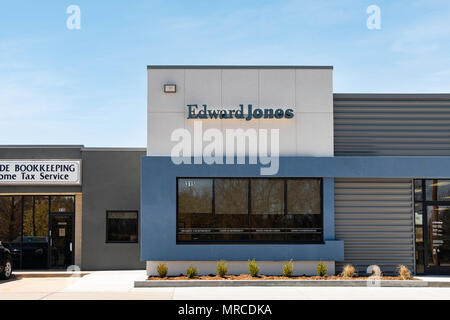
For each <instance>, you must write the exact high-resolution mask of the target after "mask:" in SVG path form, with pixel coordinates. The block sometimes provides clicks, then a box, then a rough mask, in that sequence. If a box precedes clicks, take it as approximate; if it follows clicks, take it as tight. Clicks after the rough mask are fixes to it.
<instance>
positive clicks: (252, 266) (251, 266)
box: [248, 259, 259, 277]
mask: <svg viewBox="0 0 450 320" xmlns="http://www.w3.org/2000/svg"><path fill="white" fill-rule="evenodd" d="M258 272H259V267H258V264H257V263H256V261H255V259H253V260H248V273H249V274H250V275H251V276H252V277H256V276H257V275H258Z"/></svg>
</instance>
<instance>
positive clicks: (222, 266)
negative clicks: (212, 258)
mask: <svg viewBox="0 0 450 320" xmlns="http://www.w3.org/2000/svg"><path fill="white" fill-rule="evenodd" d="M227 272H228V265H227V264H226V263H225V261H223V260H220V261H217V274H218V275H219V276H221V277H222V278H223V277H224V276H225V275H226V274H227Z"/></svg>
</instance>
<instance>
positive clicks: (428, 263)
mask: <svg viewBox="0 0 450 320" xmlns="http://www.w3.org/2000/svg"><path fill="white" fill-rule="evenodd" d="M414 201H415V204H414V215H415V225H416V230H415V235H416V266H417V272H418V273H422V272H427V271H430V272H433V271H438V272H439V271H443V270H446V272H448V271H450V180H442V179H427V180H415V181H414Z"/></svg>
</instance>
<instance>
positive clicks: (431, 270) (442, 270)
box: [414, 178, 450, 275]
mask: <svg viewBox="0 0 450 320" xmlns="http://www.w3.org/2000/svg"><path fill="white" fill-rule="evenodd" d="M417 180H420V181H421V189H422V201H416V200H414V203H417V204H421V206H422V234H423V261H422V263H423V266H424V274H442V275H448V274H450V266H448V267H447V266H432V267H430V266H428V261H427V259H428V254H429V251H430V248H429V241H430V240H431V239H430V237H429V232H428V230H429V229H428V212H427V207H428V206H449V207H450V201H427V200H426V180H448V179H439V178H438V179H417ZM414 232H415V231H414Z"/></svg>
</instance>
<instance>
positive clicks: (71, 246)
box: [70, 242, 72, 252]
mask: <svg viewBox="0 0 450 320" xmlns="http://www.w3.org/2000/svg"><path fill="white" fill-rule="evenodd" d="M70 252H72V242H71V243H70Z"/></svg>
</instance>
